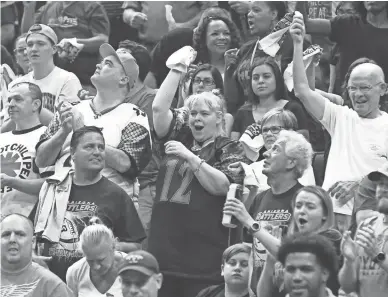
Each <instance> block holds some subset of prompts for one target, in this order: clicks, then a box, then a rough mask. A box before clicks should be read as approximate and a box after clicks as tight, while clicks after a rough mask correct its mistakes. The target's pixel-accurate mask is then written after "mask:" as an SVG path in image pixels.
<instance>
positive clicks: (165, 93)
mask: <svg viewBox="0 0 388 297" xmlns="http://www.w3.org/2000/svg"><path fill="white" fill-rule="evenodd" d="M195 58H196V52H195V51H194V50H193V49H192V48H191V47H189V46H185V47H183V48H181V49H179V50H178V51H176V52H175V53H173V54H172V55H171V56H170V58H168V60H167V62H166V64H167V65H168V67H169V68H170V69H171V70H170V72H169V73H168V75H167V77H166V79H165V80H164V81H163V83H162V85H161V86H160V88H159V90H158V92H157V93H156V96H155V99H154V102H153V103H152V114H153V120H154V130H155V133H156V135H157V136H158V137H159V138H163V137H165V136H166V135H167V133H168V131H169V128H170V125H171V122H172V119H173V114H172V112H171V110H170V108H171V104H172V101H173V100H174V96H175V92H176V90H177V88H178V86H179V81H180V78H181V75H182V73H187V71H188V70H189V66H190V64H191V63H192V62H193V61H194V60H195Z"/></svg>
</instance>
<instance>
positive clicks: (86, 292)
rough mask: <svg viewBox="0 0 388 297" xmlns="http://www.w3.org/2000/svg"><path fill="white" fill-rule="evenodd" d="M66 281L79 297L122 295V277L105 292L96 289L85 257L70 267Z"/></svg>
mask: <svg viewBox="0 0 388 297" xmlns="http://www.w3.org/2000/svg"><path fill="white" fill-rule="evenodd" d="M66 283H67V285H68V286H69V288H70V289H71V290H72V291H73V293H74V294H75V296H78V297H106V296H114V297H122V296H123V294H122V292H121V281H120V277H117V278H116V281H115V282H114V283H113V285H112V286H111V287H110V288H109V290H108V291H107V292H106V293H105V294H101V293H100V291H98V290H97V289H96V287H95V286H94V285H93V283H92V281H91V279H90V266H89V264H88V262H87V261H86V259H85V258H82V259H81V260H79V261H77V262H76V263H74V264H73V265H71V266H70V267H69V269H68V270H67V273H66Z"/></svg>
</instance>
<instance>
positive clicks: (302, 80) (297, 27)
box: [290, 12, 326, 120]
mask: <svg viewBox="0 0 388 297" xmlns="http://www.w3.org/2000/svg"><path fill="white" fill-rule="evenodd" d="M290 34H291V36H292V39H293V42H294V58H293V61H294V63H293V73H294V75H293V80H294V89H295V96H296V97H298V98H299V99H300V101H301V102H302V103H303V105H304V106H305V108H306V110H307V111H308V112H309V113H310V114H311V115H313V116H314V117H315V118H316V119H317V120H322V118H323V114H324V111H325V101H326V99H325V98H324V97H323V96H321V95H320V94H318V93H317V92H314V91H313V90H311V89H310V87H309V83H308V80H307V76H306V72H305V69H304V63H303V38H304V35H305V27H304V22H303V17H302V15H301V14H300V13H298V12H296V13H295V15H294V19H293V22H292V25H291V27H290Z"/></svg>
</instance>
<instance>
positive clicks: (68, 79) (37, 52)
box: [2, 24, 82, 132]
mask: <svg viewBox="0 0 388 297" xmlns="http://www.w3.org/2000/svg"><path fill="white" fill-rule="evenodd" d="M57 42H58V38H57V35H56V34H55V32H54V30H53V29H51V28H50V27H49V26H46V25H43V24H35V25H33V26H32V27H31V28H30V29H29V30H28V33H27V36H26V43H27V56H28V59H29V61H30V63H31V68H32V71H31V72H29V73H27V74H26V75H24V76H22V77H19V78H17V79H15V80H14V81H12V82H11V83H10V84H9V86H8V89H9V90H10V89H11V88H12V87H13V86H14V85H16V84H19V83H21V82H30V83H33V84H35V85H37V86H38V87H39V88H40V89H41V91H42V104H43V105H42V106H43V109H42V112H41V113H40V121H41V123H42V124H43V125H45V126H47V125H48V124H49V123H50V121H51V119H52V117H53V113H54V112H55V109H56V106H57V105H58V104H59V102H60V101H67V102H69V103H71V104H76V103H78V102H79V101H80V100H79V98H78V96H77V94H78V92H79V90H80V89H81V88H82V87H81V83H80V81H79V79H78V78H77V76H75V74H74V73H71V72H68V71H66V70H64V69H61V68H59V67H57V66H55V64H54V55H55V54H56V52H57V47H56V44H57ZM13 129H14V124H13V123H11V122H9V123H7V124H6V127H3V128H2V132H7V131H10V130H13Z"/></svg>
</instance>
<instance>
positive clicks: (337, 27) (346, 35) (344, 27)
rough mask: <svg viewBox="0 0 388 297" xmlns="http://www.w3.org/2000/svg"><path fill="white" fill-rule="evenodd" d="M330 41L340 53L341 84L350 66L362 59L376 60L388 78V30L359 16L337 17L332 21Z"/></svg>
mask: <svg viewBox="0 0 388 297" xmlns="http://www.w3.org/2000/svg"><path fill="white" fill-rule="evenodd" d="M330 39H331V40H332V41H333V42H336V43H337V45H338V50H339V53H340V58H339V76H340V83H342V82H343V81H344V78H345V74H346V72H347V71H348V68H349V66H350V64H352V63H353V62H354V61H355V60H357V59H359V58H362V57H367V58H370V59H372V60H374V61H375V62H376V63H377V64H378V65H379V66H380V67H381V68H382V69H383V71H384V74H385V77H388V28H376V27H374V26H372V25H371V24H369V23H367V22H366V21H364V20H363V19H361V18H360V17H359V16H354V15H344V16H337V17H335V18H333V19H332V20H331V35H330Z"/></svg>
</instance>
